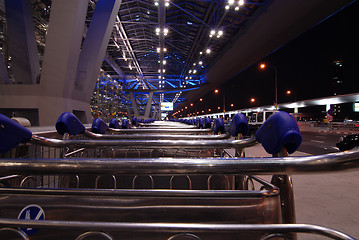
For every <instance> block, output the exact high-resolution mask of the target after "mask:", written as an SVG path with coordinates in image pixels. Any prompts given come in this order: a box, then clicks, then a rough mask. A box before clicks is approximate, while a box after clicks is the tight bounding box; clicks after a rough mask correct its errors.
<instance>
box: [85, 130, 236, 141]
mask: <svg viewBox="0 0 359 240" xmlns="http://www.w3.org/2000/svg"><path fill="white" fill-rule="evenodd" d="M84 135H85V136H86V137H88V138H91V139H98V140H100V139H107V140H219V139H228V138H230V137H231V135H230V134H229V133H224V134H221V135H177V134H175V135H172V134H148V133H143V134H138V133H135V134H96V133H92V132H89V131H85V133H84Z"/></svg>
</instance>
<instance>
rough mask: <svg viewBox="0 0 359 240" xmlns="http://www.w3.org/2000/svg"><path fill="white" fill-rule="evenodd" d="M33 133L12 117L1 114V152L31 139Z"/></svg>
mask: <svg viewBox="0 0 359 240" xmlns="http://www.w3.org/2000/svg"><path fill="white" fill-rule="evenodd" d="M31 137H32V133H31V131H30V130H29V129H27V128H25V127H23V126H21V125H20V124H18V123H17V122H15V121H13V120H11V119H10V118H8V117H6V116H4V115H2V114H0V153H4V152H7V151H9V150H11V149H12V148H14V147H16V146H17V145H19V143H25V142H28V141H30V139H31Z"/></svg>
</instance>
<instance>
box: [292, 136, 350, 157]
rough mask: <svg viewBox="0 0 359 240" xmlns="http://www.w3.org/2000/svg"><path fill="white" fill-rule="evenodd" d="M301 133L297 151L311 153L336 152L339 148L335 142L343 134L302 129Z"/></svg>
mask: <svg viewBox="0 0 359 240" xmlns="http://www.w3.org/2000/svg"><path fill="white" fill-rule="evenodd" d="M301 134H302V138H303V142H302V145H301V146H300V148H299V150H298V151H300V152H304V153H308V154H313V155H319V154H326V153H333V152H338V151H339V149H338V148H337V147H336V146H335V144H336V143H337V142H338V141H339V138H340V137H341V136H342V135H343V134H336V133H329V132H309V131H302V132H301Z"/></svg>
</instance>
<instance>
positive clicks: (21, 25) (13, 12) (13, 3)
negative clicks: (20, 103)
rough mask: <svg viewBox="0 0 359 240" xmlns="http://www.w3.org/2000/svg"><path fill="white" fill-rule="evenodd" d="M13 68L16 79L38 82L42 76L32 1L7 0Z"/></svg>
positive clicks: (27, 82) (19, 81)
mask: <svg viewBox="0 0 359 240" xmlns="http://www.w3.org/2000/svg"><path fill="white" fill-rule="evenodd" d="M5 10H6V21H7V28H8V38H9V45H10V46H9V48H10V56H11V63H12V64H11V68H12V71H13V73H14V78H15V81H16V82H18V83H22V84H36V83H37V81H38V80H39V77H40V61H39V55H38V51H37V45H36V38H35V30H34V21H33V19H32V9H31V1H28V0H5Z"/></svg>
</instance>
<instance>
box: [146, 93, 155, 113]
mask: <svg viewBox="0 0 359 240" xmlns="http://www.w3.org/2000/svg"><path fill="white" fill-rule="evenodd" d="M152 97H153V92H150V94H149V96H148V102H147V105H146V109H145V118H150V112H151V106H152Z"/></svg>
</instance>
